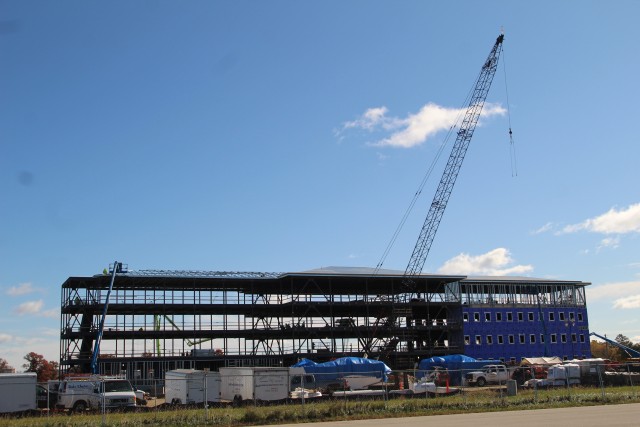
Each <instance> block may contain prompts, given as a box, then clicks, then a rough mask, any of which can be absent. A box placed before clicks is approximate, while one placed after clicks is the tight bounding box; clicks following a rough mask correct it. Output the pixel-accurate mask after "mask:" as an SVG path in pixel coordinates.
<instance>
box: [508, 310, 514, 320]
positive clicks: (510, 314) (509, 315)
mask: <svg viewBox="0 0 640 427" xmlns="http://www.w3.org/2000/svg"><path fill="white" fill-rule="evenodd" d="M507 322H513V313H512V312H508V313H507Z"/></svg>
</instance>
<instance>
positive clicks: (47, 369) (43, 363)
mask: <svg viewBox="0 0 640 427" xmlns="http://www.w3.org/2000/svg"><path fill="white" fill-rule="evenodd" d="M24 360H26V363H25V364H23V365H22V367H23V368H24V372H35V373H36V375H37V377H38V382H39V383H42V382H47V381H49V380H57V379H58V368H59V364H58V362H53V361H51V362H50V361H48V360H47V359H45V358H44V356H43V355H41V354H38V353H36V352H33V351H32V352H30V353H28V354H27V355H25V356H24ZM13 370H14V369H13V367H12V366H11V365H9V362H8V361H7V360H6V359H3V358H2V357H0V372H13Z"/></svg>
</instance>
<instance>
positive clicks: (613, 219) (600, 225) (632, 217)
mask: <svg viewBox="0 0 640 427" xmlns="http://www.w3.org/2000/svg"><path fill="white" fill-rule="evenodd" d="M582 230H586V231H590V232H592V233H601V234H626V233H640V203H636V204H634V205H630V206H629V207H628V208H626V209H621V210H616V208H611V209H610V210H609V211H608V212H606V213H604V214H602V215H600V216H597V217H595V218H590V219H587V220H585V221H583V222H581V223H579V224H573V225H568V226H566V227H564V228H563V229H562V232H563V233H575V232H578V231H582Z"/></svg>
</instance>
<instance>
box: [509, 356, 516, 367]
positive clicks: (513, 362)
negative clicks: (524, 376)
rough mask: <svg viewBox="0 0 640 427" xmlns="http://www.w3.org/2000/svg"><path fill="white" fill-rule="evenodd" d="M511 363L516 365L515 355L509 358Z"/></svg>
mask: <svg viewBox="0 0 640 427" xmlns="http://www.w3.org/2000/svg"><path fill="white" fill-rule="evenodd" d="M509 363H511V364H512V365H515V364H516V358H515V357H512V358H510V359H509Z"/></svg>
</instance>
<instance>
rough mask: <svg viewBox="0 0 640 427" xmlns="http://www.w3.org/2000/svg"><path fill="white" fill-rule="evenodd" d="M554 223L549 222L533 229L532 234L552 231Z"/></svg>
mask: <svg viewBox="0 0 640 427" xmlns="http://www.w3.org/2000/svg"><path fill="white" fill-rule="evenodd" d="M553 227H554V225H553V223H552V222H548V223H546V224H545V225H543V226H542V227H540V228H538V229H537V230H533V231H532V232H531V234H542V233H546V232H548V231H551V230H552V229H553Z"/></svg>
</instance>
